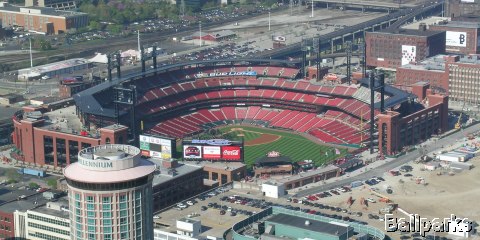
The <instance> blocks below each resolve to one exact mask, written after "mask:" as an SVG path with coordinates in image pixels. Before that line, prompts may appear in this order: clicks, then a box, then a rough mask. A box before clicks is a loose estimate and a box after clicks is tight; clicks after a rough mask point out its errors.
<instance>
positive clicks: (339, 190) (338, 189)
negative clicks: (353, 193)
mask: <svg viewBox="0 0 480 240" xmlns="http://www.w3.org/2000/svg"><path fill="white" fill-rule="evenodd" d="M335 190H337V192H346V191H345V189H343V188H336V189H335Z"/></svg>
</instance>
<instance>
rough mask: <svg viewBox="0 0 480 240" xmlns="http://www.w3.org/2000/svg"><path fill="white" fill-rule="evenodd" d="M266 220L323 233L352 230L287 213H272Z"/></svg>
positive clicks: (335, 233) (335, 234)
mask: <svg viewBox="0 0 480 240" xmlns="http://www.w3.org/2000/svg"><path fill="white" fill-rule="evenodd" d="M266 222H272V223H278V224H283V225H287V226H292V227H296V228H301V229H304V230H308V231H312V232H319V233H323V234H329V235H334V236H341V235H344V234H346V233H347V231H353V228H351V227H345V226H341V225H337V224H332V223H327V222H321V221H317V220H312V219H306V218H302V217H297V216H293V215H287V214H284V213H279V214H276V215H273V216H272V217H270V218H269V219H267V220H266Z"/></svg>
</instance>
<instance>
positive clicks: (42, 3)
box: [25, 0, 77, 11]
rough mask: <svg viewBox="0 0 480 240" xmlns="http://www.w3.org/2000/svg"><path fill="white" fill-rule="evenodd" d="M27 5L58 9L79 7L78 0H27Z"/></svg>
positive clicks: (72, 9)
mask: <svg viewBox="0 0 480 240" xmlns="http://www.w3.org/2000/svg"><path fill="white" fill-rule="evenodd" d="M25 7H49V8H55V9H56V10H71V11H74V10H76V9H77V1H75V0H25Z"/></svg>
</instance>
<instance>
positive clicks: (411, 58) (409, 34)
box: [365, 29, 445, 69]
mask: <svg viewBox="0 0 480 240" xmlns="http://www.w3.org/2000/svg"><path fill="white" fill-rule="evenodd" d="M365 38H366V44H367V47H366V48H367V53H366V55H367V65H368V66H372V67H382V68H388V69H394V68H396V67H399V66H402V65H406V64H409V63H410V62H418V61H421V60H423V59H425V58H427V57H430V56H434V55H437V54H442V53H444V52H445V32H439V31H427V30H426V29H423V30H410V29H398V30H395V31H383V32H367V33H366V37H365Z"/></svg>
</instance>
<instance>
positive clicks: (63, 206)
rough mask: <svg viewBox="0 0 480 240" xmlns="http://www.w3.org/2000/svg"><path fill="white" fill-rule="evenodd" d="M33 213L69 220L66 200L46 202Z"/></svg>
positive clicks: (65, 198)
mask: <svg viewBox="0 0 480 240" xmlns="http://www.w3.org/2000/svg"><path fill="white" fill-rule="evenodd" d="M34 211H35V212H39V213H43V214H48V215H52V216H54V217H59V218H67V219H68V218H69V215H68V214H69V212H68V198H67V197H63V198H60V199H59V200H58V201H56V202H47V203H46V204H45V205H43V206H40V207H38V208H36V209H35V210H34Z"/></svg>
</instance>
